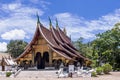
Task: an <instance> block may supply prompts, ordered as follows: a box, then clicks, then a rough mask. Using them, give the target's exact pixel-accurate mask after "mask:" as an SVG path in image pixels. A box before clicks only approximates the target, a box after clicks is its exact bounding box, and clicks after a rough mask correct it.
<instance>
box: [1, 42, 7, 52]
mask: <svg viewBox="0 0 120 80" xmlns="http://www.w3.org/2000/svg"><path fill="white" fill-rule="evenodd" d="M0 51H2V52H4V51H7V43H6V42H0Z"/></svg>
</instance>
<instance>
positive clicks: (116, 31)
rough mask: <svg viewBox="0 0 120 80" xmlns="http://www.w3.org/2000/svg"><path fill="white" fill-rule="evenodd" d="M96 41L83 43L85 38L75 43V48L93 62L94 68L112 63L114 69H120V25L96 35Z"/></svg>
mask: <svg viewBox="0 0 120 80" xmlns="http://www.w3.org/2000/svg"><path fill="white" fill-rule="evenodd" d="M96 37H97V38H96V39H95V40H93V41H92V42H89V43H83V38H80V39H78V40H77V41H76V42H74V45H75V47H76V48H77V49H78V51H79V52H80V53H82V54H83V55H84V56H85V57H87V58H89V59H91V60H92V62H93V64H92V67H98V66H101V64H102V63H110V65H112V67H113V69H114V70H116V69H117V68H119V67H120V62H119V61H120V23H117V24H115V26H114V27H113V29H111V30H107V31H106V32H103V33H99V34H97V35H96Z"/></svg>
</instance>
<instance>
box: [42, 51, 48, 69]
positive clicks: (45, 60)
mask: <svg viewBox="0 0 120 80" xmlns="http://www.w3.org/2000/svg"><path fill="white" fill-rule="evenodd" d="M43 60H44V63H45V64H44V68H45V66H49V53H48V52H44V53H43Z"/></svg>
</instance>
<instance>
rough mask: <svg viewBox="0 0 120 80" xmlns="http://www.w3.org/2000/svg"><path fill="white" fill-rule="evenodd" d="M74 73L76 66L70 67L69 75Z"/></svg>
mask: <svg viewBox="0 0 120 80" xmlns="http://www.w3.org/2000/svg"><path fill="white" fill-rule="evenodd" d="M73 72H74V65H69V73H73Z"/></svg>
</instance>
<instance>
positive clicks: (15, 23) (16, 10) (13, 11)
mask: <svg viewBox="0 0 120 80" xmlns="http://www.w3.org/2000/svg"><path fill="white" fill-rule="evenodd" d="M1 6H2V7H0V11H3V12H4V13H5V14H7V15H8V16H7V17H4V18H1V19H0V35H1V34H3V33H5V32H9V31H11V30H14V29H22V30H24V31H25V32H26V35H27V36H29V37H31V34H32V35H33V33H34V31H35V28H36V22H37V21H36V20H37V19H36V18H34V16H35V15H36V12H38V13H39V16H42V15H43V14H44V11H42V10H41V9H38V8H35V7H33V6H32V7H30V6H27V5H23V4H21V3H20V2H19V3H9V4H2V5H1Z"/></svg>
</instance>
